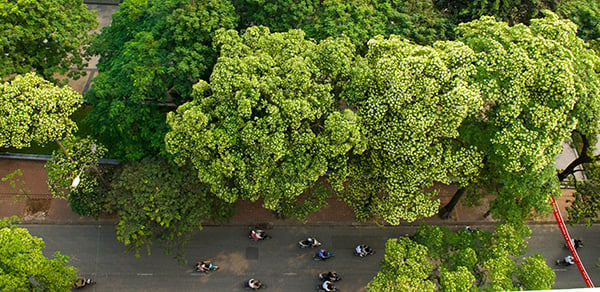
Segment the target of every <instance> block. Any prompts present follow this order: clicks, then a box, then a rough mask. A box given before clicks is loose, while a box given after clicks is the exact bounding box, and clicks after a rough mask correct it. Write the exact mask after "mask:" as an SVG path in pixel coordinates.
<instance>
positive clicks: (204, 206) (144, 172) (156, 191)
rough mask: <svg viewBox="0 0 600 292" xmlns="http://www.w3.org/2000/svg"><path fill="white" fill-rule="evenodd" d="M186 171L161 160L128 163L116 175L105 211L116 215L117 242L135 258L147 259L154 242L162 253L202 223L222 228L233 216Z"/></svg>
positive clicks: (178, 249)
mask: <svg viewBox="0 0 600 292" xmlns="http://www.w3.org/2000/svg"><path fill="white" fill-rule="evenodd" d="M190 173H193V170H192V169H191V167H177V166H175V165H172V164H171V163H169V162H168V161H167V160H166V159H164V158H160V157H146V158H144V159H142V160H141V161H139V162H131V163H129V164H127V165H125V166H124V167H123V169H122V170H121V171H118V172H116V173H115V178H114V179H113V183H112V188H111V190H110V191H109V192H108V193H107V205H108V207H107V209H108V211H112V212H114V213H116V214H118V215H119V221H118V222H117V226H116V230H117V239H118V240H119V241H121V242H123V243H124V244H125V245H126V246H127V248H128V250H133V251H134V252H135V253H136V255H137V256H139V251H140V249H141V248H142V247H146V249H147V252H148V254H149V253H150V246H151V245H152V242H153V240H154V239H156V240H158V241H159V242H160V243H161V244H163V246H164V248H165V252H167V253H169V252H171V251H172V249H173V248H175V250H176V252H177V254H178V255H179V256H181V252H182V251H183V244H184V243H185V242H186V240H187V239H188V238H189V236H190V234H191V233H192V232H193V231H194V230H196V229H200V228H201V227H202V225H201V224H202V222H205V221H212V222H217V223H219V222H223V221H226V220H228V219H229V218H230V217H231V215H232V214H233V213H232V211H233V208H232V205H231V204H228V203H226V202H224V201H222V200H220V199H219V198H216V197H215V196H214V195H213V194H211V193H210V191H209V187H208V186H207V185H205V184H203V183H201V182H199V181H198V180H197V179H195V178H194V176H193V175H190Z"/></svg>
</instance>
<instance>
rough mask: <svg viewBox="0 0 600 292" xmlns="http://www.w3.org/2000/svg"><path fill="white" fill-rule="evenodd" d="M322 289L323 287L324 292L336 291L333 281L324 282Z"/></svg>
mask: <svg viewBox="0 0 600 292" xmlns="http://www.w3.org/2000/svg"><path fill="white" fill-rule="evenodd" d="M321 287H323V290H325V291H333V290H334V287H333V283H331V281H325V282H323V285H321Z"/></svg>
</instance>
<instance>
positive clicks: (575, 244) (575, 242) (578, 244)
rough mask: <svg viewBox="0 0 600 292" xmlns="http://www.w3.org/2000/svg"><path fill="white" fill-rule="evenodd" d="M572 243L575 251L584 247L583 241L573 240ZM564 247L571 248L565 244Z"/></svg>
mask: <svg viewBox="0 0 600 292" xmlns="http://www.w3.org/2000/svg"><path fill="white" fill-rule="evenodd" d="M571 242H572V243H573V247H575V249H579V248H582V247H583V241H581V239H571ZM563 246H564V247H565V248H569V246H567V243H565V244H564V245H563Z"/></svg>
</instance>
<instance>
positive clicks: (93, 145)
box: [71, 143, 96, 188]
mask: <svg viewBox="0 0 600 292" xmlns="http://www.w3.org/2000/svg"><path fill="white" fill-rule="evenodd" d="M90 148H91V149H92V153H95V152H96V144H93V143H92V145H90ZM84 167H85V164H84V165H83V166H82V167H81V170H80V171H79V174H78V175H77V176H76V177H75V178H74V179H73V182H72V183H71V187H74V188H76V187H77V186H78V185H79V182H81V174H82V173H83V168H84Z"/></svg>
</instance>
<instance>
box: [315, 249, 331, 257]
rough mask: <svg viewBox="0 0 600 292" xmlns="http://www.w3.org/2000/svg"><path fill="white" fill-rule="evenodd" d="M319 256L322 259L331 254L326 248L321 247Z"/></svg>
mask: <svg viewBox="0 0 600 292" xmlns="http://www.w3.org/2000/svg"><path fill="white" fill-rule="evenodd" d="M317 256H318V257H320V258H322V259H326V258H329V256H330V255H329V252H328V251H327V250H326V249H320V250H319V252H318V253H317Z"/></svg>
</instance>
